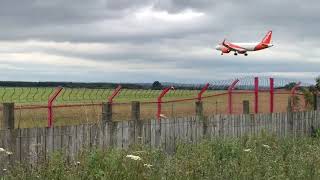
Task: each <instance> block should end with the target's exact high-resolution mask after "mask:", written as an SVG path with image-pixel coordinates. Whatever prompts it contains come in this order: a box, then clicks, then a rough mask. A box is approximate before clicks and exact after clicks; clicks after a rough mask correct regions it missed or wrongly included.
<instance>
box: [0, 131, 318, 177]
mask: <svg viewBox="0 0 320 180" xmlns="http://www.w3.org/2000/svg"><path fill="white" fill-rule="evenodd" d="M128 155H134V156H128ZM4 173H5V175H4V177H3V178H5V179H136V180H138V179H139V180H140V179H159V180H160V179H183V180H185V179H319V178H320V139H319V138H311V137H306V138H303V137H301V138H297V139H293V138H278V137H275V136H271V135H265V134H261V135H260V136H257V137H243V138H239V139H213V140H207V141H206V140H205V141H203V142H202V143H200V144H190V143H187V144H185V143H182V144H180V145H178V146H177V148H176V152H175V153H174V154H166V153H165V152H163V151H161V150H158V149H150V148H147V147H140V146H136V147H132V148H131V149H130V150H116V149H112V150H107V151H102V150H98V149H97V150H90V151H84V152H82V153H81V154H79V156H78V158H77V159H76V160H75V161H74V162H68V161H67V159H65V158H64V156H63V154H61V153H55V154H53V155H52V156H51V159H50V160H49V162H43V163H42V164H41V165H39V166H38V167H32V168H30V166H24V165H20V166H13V167H12V168H10V169H6V171H5V172H4Z"/></svg>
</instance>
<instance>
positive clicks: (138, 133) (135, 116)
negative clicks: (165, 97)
mask: <svg viewBox="0 0 320 180" xmlns="http://www.w3.org/2000/svg"><path fill="white" fill-rule="evenodd" d="M131 119H132V120H133V126H131V128H134V129H135V130H133V131H130V130H129V131H130V136H131V137H132V139H135V142H138V143H142V141H141V140H142V139H141V137H142V126H143V124H142V121H141V119H140V102H139V101H132V102H131ZM130 124H131V122H130Z"/></svg>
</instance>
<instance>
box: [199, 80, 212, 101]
mask: <svg viewBox="0 0 320 180" xmlns="http://www.w3.org/2000/svg"><path fill="white" fill-rule="evenodd" d="M209 85H210V84H209V83H207V84H206V85H205V86H204V87H203V88H202V89H201V91H200V92H199V94H198V101H199V102H200V101H201V100H202V95H203V93H204V92H206V91H207V89H208V88H209Z"/></svg>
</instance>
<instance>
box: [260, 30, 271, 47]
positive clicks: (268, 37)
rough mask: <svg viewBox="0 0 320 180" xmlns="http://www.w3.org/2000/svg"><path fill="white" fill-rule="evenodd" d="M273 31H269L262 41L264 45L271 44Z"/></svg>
mask: <svg viewBox="0 0 320 180" xmlns="http://www.w3.org/2000/svg"><path fill="white" fill-rule="evenodd" d="M271 37H272V31H269V32H268V33H267V35H266V36H265V37H264V38H263V39H262V43H263V44H269V43H270V42H271Z"/></svg>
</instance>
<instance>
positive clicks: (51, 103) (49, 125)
mask: <svg viewBox="0 0 320 180" xmlns="http://www.w3.org/2000/svg"><path fill="white" fill-rule="evenodd" d="M62 89H63V88H62V87H57V88H56V89H55V91H54V93H53V94H52V95H51V96H50V97H49V99H48V127H49V128H51V127H52V121H53V110H52V105H53V102H54V100H56V98H57V97H58V95H59V94H60V92H61V91H62Z"/></svg>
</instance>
